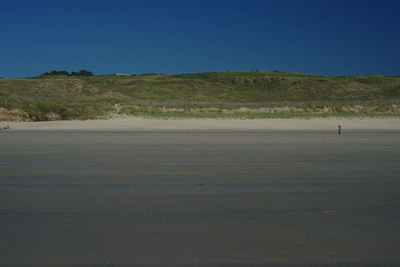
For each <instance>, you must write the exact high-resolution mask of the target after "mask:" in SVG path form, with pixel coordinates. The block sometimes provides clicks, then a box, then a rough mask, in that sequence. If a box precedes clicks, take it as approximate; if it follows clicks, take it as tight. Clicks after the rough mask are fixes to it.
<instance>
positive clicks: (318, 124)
mask: <svg viewBox="0 0 400 267" xmlns="http://www.w3.org/2000/svg"><path fill="white" fill-rule="evenodd" d="M3 124H4V125H5V124H7V125H10V127H11V130H335V129H337V126H338V125H341V126H342V128H343V130H344V131H346V130H362V129H377V130H379V129H381V130H384V129H387V130H400V118H312V119H153V118H151V119H150V118H138V117H126V118H115V119H109V120H72V121H46V122H0V126H2V125H3Z"/></svg>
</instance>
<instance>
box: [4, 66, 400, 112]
mask: <svg viewBox="0 0 400 267" xmlns="http://www.w3.org/2000/svg"><path fill="white" fill-rule="evenodd" d="M397 101H400V77H393V76H391V77H388V76H346V77H326V76H318V75H307V74H300V73H286V72H263V71H250V72H218V73H196V74H177V75H163V74H145V75H129V76H117V75H105V76H72V75H69V76H67V75H42V76H39V77H34V78H25V79H0V119H3V120H6V119H7V120H12V119H23V120H51V119H76V118H85V119H86V118H97V117H99V116H100V117H101V116H111V115H113V114H114V115H115V114H117V115H123V114H126V115H140V116H189V117H199V116H200V117H287V116H314V115H318V116H326V115H335V116H336V115H343V116H344V115H346V116H347V115H355V116H356V115H368V116H370V115H376V116H378V115H390V116H398V114H399V113H400V108H399V102H397ZM238 106H240V107H238ZM1 114H2V115H1Z"/></svg>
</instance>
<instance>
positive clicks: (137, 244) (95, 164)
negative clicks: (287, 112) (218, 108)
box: [0, 119, 400, 267]
mask: <svg viewBox="0 0 400 267" xmlns="http://www.w3.org/2000/svg"><path fill="white" fill-rule="evenodd" d="M122 121H123V122H134V121H136V122H137V123H138V124H136V126H137V127H138V125H140V124H139V122H141V123H142V125H140V126H141V127H143V125H146V127H177V126H178V125H179V126H180V127H188V126H191V127H206V126H208V127H210V125H213V127H217V126H218V127H219V129H221V127H234V126H235V127H239V126H241V127H244V126H246V123H247V125H250V126H252V127H255V126H256V125H258V127H260V125H263V124H262V123H270V124H269V125H274V126H275V127H277V126H279V124H278V122H281V123H282V124H281V125H285V124H284V123H283V122H286V123H288V122H289V121H290V122H293V125H297V127H300V126H301V125H305V124H306V123H307V122H308V123H309V124H308V125H314V127H317V126H318V124H317V123H315V122H314V123H315V124H312V121H311V122H309V121H297V120H293V121H291V120H289V121H287V120H286V121H285V120H283V121H281V120H276V121H275V120H265V121H263V120H259V121H229V120H227V121H224V120H221V121H218V120H211V121H207V120H199V121H197V120H184V121H180V120H179V121H176V120H166V121H157V120H136V119H135V120H133V119H132V120H122ZM296 121H297V122H301V123H298V124H295V123H294V122H296ZM382 121H383V120H382ZM193 122H198V123H196V124H195V123H193ZM206 122H209V123H208V124H206ZM218 122H219V124H218ZM228 122H229V123H228ZM234 122H236V123H237V124H234ZM274 122H276V124H274ZM323 122H324V123H326V124H321V125H325V126H324V127H328V126H329V124H328V122H329V123H331V124H332V127H333V128H335V126H336V124H337V123H338V122H337V121H335V120H325V121H323ZM350 122H353V121H351V120H349V121H347V120H346V121H345V122H344V123H343V121H340V123H343V125H344V127H345V129H348V130H347V132H346V133H345V134H343V135H341V136H339V135H338V134H336V132H335V129H333V131H325V130H324V131H318V130H313V131H295V130H293V131H292V130H288V131H285V130H281V131H271V130H256V131H253V130H251V131H250V130H249V131H245V130H241V131H230V130H220V131H215V130H209V131H207V130H198V131H196V130H192V131H187V130H154V131H136V130H133V131H129V130H122V131H118V130H112V131H81V130H49V131H46V130H43V131H42V130H21V131H20V130H15V131H14V130H13V127H15V128H14V129H16V126H12V128H11V130H9V131H2V132H1V133H0V136H1V138H0V147H1V150H0V170H1V171H0V236H1V238H0V251H1V252H0V255H1V257H0V266H10V267H16V266H26V267H28V266H29V267H36V266H43V267H50V266H51V267H53V266H60V267H67V266H93V267H94V266H99V267H100V266H118V267H129V266H143V267H145V266H171V267H172V266H174V267H175V266H193V267H203V266H207V267H214V266H215V267H217V266H218V267H220V266H225V267H227V266H257V267H261V266H279V267H295V266H316V267H319V266H320V267H322V266H332V267H344V266H356V267H361V266H363V267H364V266H366V267H372V266H385V267H389V266H399V265H400V255H399V253H398V247H399V244H400V231H399V222H400V215H399V212H398V207H399V206H400V197H399V196H400V194H399V192H400V181H399V172H400V162H399V160H398V159H399V158H400V138H399V136H400V135H399V133H400V132H399V131H397V130H365V131H364V130H354V131H352V130H350V129H354V128H350V124H348V123H350ZM356 122H357V123H356ZM363 122H364V123H365V124H362V123H363ZM368 122H370V123H372V122H371V121H369V120H365V121H362V120H357V121H354V123H353V124H352V125H357V127H361V126H363V127H367V126H368V127H372V126H373V127H377V125H380V124H379V123H380V121H373V122H374V123H375V124H368ZM388 122H392V121H391V120H388ZM85 123H87V124H85ZM120 123H121V121H118V120H116V121H105V122H104V121H103V122H102V121H89V122H49V123H27V124H21V125H20V127H21V128H20V129H29V128H28V126H29V127H32V128H31V129H33V126H34V127H36V128H35V129H43V128H44V127H50V126H52V127H53V128H52V129H55V128H56V127H60V126H63V127H67V126H68V127H71V126H72V125H74V127H78V126H80V125H86V126H88V125H90V126H91V127H94V126H96V125H97V127H99V126H102V127H105V126H107V127H109V128H108V129H112V128H111V127H115V125H119V126H120V127H121V124H120ZM145 123H146V124H145ZM168 123H170V124H168ZM257 123H260V124H257ZM381 123H382V122H381ZM392 123H393V124H395V123H394V122H392ZM286 125H287V124H286ZM321 125H320V126H321ZM387 125H391V124H390V123H388V124H387ZM23 127H25V128H23ZM40 127H42V128H40ZM80 127H82V126H80ZM247 127H248V126H247ZM270 127H272V126H270ZM281 127H282V126H281ZM292 127H293V126H292ZM353 127H355V126H353ZM381 127H385V126H384V124H383V123H382V124H381ZM387 127H388V126H387ZM86 129H88V128H86ZM137 129H142V128H137ZM156 129H158V128H156ZM274 129H276V128H274ZM300 129H301V128H300Z"/></svg>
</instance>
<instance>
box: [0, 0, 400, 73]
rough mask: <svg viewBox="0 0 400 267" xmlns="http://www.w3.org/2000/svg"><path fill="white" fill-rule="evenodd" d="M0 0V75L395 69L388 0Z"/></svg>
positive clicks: (393, 13)
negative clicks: (61, 72)
mask: <svg viewBox="0 0 400 267" xmlns="http://www.w3.org/2000/svg"><path fill="white" fill-rule="evenodd" d="M0 3H1V5H0V33H1V34H0V77H24V76H33V75H38V74H40V73H43V72H46V71H50V70H69V71H77V70H79V69H88V70H91V71H93V72H95V74H106V73H148V72H158V73H188V72H207V71H225V70H267V71H268V70H282V71H291V72H304V73H315V74H323V75H358V74H386V75H400V30H399V29H400V19H399V14H400V1H397V0H392V1H390V0H379V1H378V0H376V1H375V0H369V1H367V0H363V1H361V0H346V1H344V0H343V1H342V0H335V1H328V0H326V1H324V0H303V1H301V0H297V1H296V0H292V1H290V0H279V1H278V0H275V1H268V0H264V1H257V0H242V1H235V0H232V1H218V0H213V1H207V0H204V1H202V0H197V1H190V0H182V1H176V0H168V1H167V0H159V1H152V0H147V1H121V0H120V1H118V0H113V1H106V0H96V1H84V0H80V1H74V0H69V1H56V0H53V1H41V0H36V1H32V0H26V1H22V0H9V1H7V0H1V2H0Z"/></svg>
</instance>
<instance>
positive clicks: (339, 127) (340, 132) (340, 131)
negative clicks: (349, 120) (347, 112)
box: [337, 125, 342, 134]
mask: <svg viewBox="0 0 400 267" xmlns="http://www.w3.org/2000/svg"><path fill="white" fill-rule="evenodd" d="M337 128H338V133H339V134H342V126H340V125H338V127H337Z"/></svg>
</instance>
